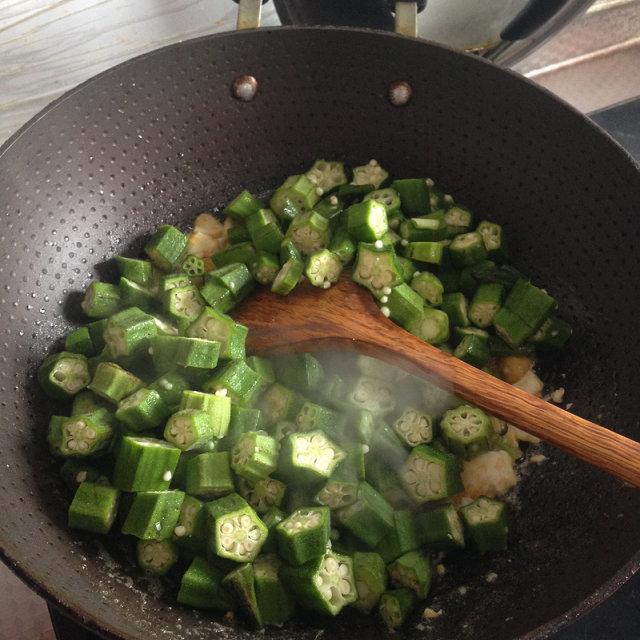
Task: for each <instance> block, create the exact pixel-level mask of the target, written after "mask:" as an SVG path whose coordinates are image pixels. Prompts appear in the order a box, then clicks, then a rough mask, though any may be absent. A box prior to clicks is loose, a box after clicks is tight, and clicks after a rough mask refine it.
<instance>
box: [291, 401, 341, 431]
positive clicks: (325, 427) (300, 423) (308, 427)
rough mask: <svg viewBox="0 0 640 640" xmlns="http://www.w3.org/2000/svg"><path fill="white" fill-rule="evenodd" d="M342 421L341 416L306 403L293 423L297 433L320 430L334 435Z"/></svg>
mask: <svg viewBox="0 0 640 640" xmlns="http://www.w3.org/2000/svg"><path fill="white" fill-rule="evenodd" d="M341 420H342V418H341V416H340V415H339V414H338V413H336V412H335V411H332V410H331V409H329V408H327V407H323V406H322V405H320V404H315V403H314V402H305V403H304V404H303V405H302V407H300V411H299V412H298V414H297V415H296V417H295V418H294V420H293V422H294V423H295V425H296V427H297V429H296V430H297V431H313V430H314V429H315V430H317V429H320V430H322V431H324V432H325V433H326V434H328V435H334V434H335V433H336V432H337V431H338V425H339V424H340V423H341Z"/></svg>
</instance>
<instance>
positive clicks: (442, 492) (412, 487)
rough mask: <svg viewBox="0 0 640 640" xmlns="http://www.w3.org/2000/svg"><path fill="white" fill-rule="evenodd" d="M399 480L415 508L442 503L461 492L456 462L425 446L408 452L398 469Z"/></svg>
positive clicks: (460, 481)
mask: <svg viewBox="0 0 640 640" xmlns="http://www.w3.org/2000/svg"><path fill="white" fill-rule="evenodd" d="M400 479H401V480H402V483H403V485H404V488H405V490H406V491H407V493H408V494H409V496H410V497H411V498H413V499H414V500H415V501H416V502H417V503H419V504H422V503H425V502H433V501H437V500H442V499H443V498H447V497H449V496H452V495H455V494H456V493H460V492H461V491H462V490H463V486H462V480H461V479H460V465H459V462H458V459H457V458H456V457H455V456H454V455H452V454H448V453H443V452H441V451H437V450H436V449H434V448H433V447H430V446H429V445H426V444H421V445H419V446H417V447H414V448H413V449H412V451H411V453H410V454H409V457H408V458H407V460H406V461H405V463H404V465H403V466H402V468H401V469H400Z"/></svg>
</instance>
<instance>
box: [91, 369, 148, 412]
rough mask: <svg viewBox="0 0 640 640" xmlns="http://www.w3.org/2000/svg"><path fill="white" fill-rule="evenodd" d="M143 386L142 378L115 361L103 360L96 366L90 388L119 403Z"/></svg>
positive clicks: (101, 395) (106, 398) (110, 400)
mask: <svg viewBox="0 0 640 640" xmlns="http://www.w3.org/2000/svg"><path fill="white" fill-rule="evenodd" d="M143 386H144V383H143V382H142V380H140V378H138V377H137V376H134V375H133V373H130V372H129V371H126V370H125V369H123V368H122V367H120V366H119V365H117V364H115V362H101V363H99V364H98V366H97V367H96V371H95V373H94V374H93V378H92V380H91V382H90V384H89V385H88V388H89V389H90V390H91V391H93V392H94V393H95V394H97V395H98V396H100V397H101V398H104V399H105V400H109V402H113V403H116V404H117V403H118V402H120V401H121V400H122V399H123V398H126V397H127V396H130V395H131V394H132V393H135V392H136V391H137V390H138V389H141V388H142V387H143Z"/></svg>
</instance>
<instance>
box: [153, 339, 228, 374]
mask: <svg viewBox="0 0 640 640" xmlns="http://www.w3.org/2000/svg"><path fill="white" fill-rule="evenodd" d="M151 354H152V358H153V363H154V365H155V367H156V369H157V370H158V371H169V370H170V369H173V368H175V366H176V365H178V366H181V367H186V368H194V369H214V368H215V366H216V365H217V364H218V357H219V355H220V343H219V342H217V341H216V340H207V339H204V338H185V337H183V336H155V337H154V338H153V339H152V341H151Z"/></svg>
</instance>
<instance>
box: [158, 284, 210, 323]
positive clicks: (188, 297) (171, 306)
mask: <svg viewBox="0 0 640 640" xmlns="http://www.w3.org/2000/svg"><path fill="white" fill-rule="evenodd" d="M162 304H163V306H164V310H165V313H166V314H167V316H168V317H169V318H170V319H171V320H174V321H176V322H178V323H185V324H188V323H189V322H193V321H194V320H195V319H196V318H197V317H198V316H199V315H200V313H201V312H202V310H203V309H204V308H205V306H206V305H205V303H204V300H203V299H202V296H201V295H200V291H198V287H196V286H195V285H193V284H188V285H185V286H182V287H173V288H172V289H169V290H168V291H165V292H164V294H163V296H162Z"/></svg>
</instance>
